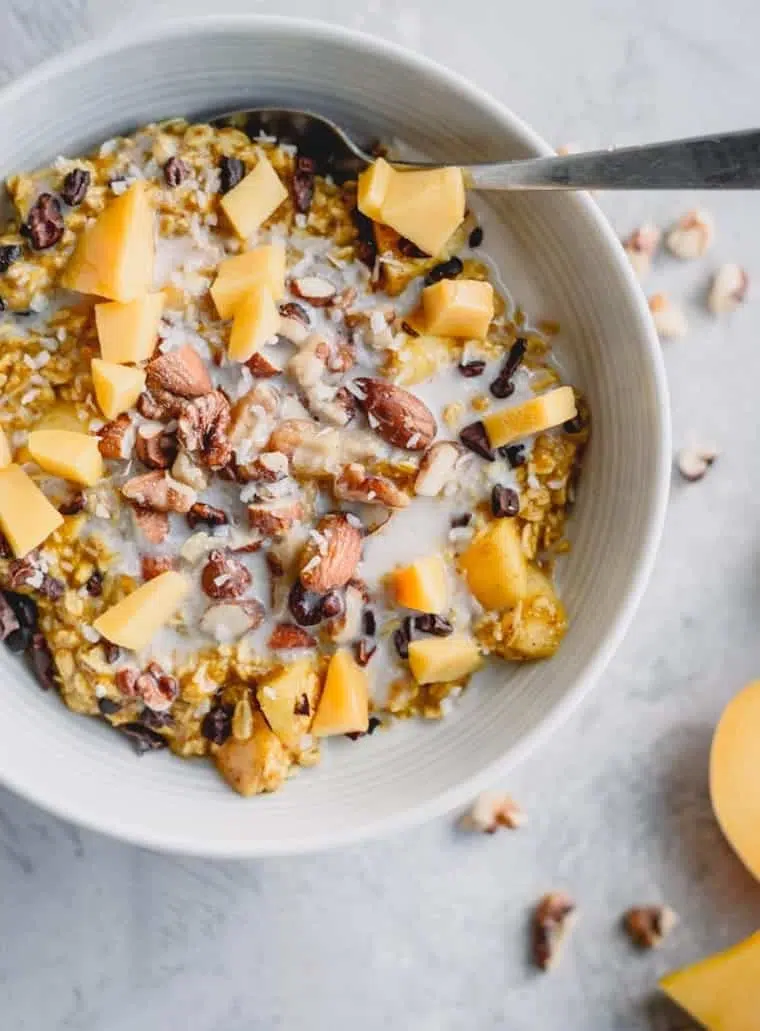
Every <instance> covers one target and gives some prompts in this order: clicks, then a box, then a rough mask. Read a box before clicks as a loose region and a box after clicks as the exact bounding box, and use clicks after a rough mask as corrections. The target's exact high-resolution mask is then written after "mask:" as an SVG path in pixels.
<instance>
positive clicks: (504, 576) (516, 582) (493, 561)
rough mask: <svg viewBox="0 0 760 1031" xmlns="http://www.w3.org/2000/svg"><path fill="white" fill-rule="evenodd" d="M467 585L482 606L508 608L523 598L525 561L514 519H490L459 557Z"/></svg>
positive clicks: (526, 577) (526, 580)
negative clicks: (490, 521)
mask: <svg viewBox="0 0 760 1031" xmlns="http://www.w3.org/2000/svg"><path fill="white" fill-rule="evenodd" d="M459 568H460V570H461V571H462V574H463V575H464V578H465V580H466V581H467V586H468V587H469V588H470V590H471V591H472V593H473V594H474V595H475V597H476V598H477V600H478V601H479V602H480V604H481V605H482V606H483V608H484V609H489V610H498V609H506V608H511V607H512V606H513V605H516V604H517V602H518V601H520V599H521V598H524V597H525V592H526V590H527V582H528V571H527V563H526V561H525V555H524V554H523V550H522V546H521V544H520V535H519V533H518V531H517V524H516V523H515V521H514V519H494V521H493V522H492V523H489V524H488V526H486V528H485V529H484V530H481V531H480V533H479V534H478V535H477V536H476V537H475V539H474V540H473V541H472V543H471V544H470V545H469V547H468V548H467V549H466V550H465V551H463V552H462V554H461V555H460V556H459Z"/></svg>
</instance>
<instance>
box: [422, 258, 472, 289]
mask: <svg viewBox="0 0 760 1031" xmlns="http://www.w3.org/2000/svg"><path fill="white" fill-rule="evenodd" d="M463 271H464V265H463V264H462V259H461V258H457V257H454V258H449V260H448V261H442V262H441V263H440V264H439V265H434V266H433V267H432V268H431V269H430V271H429V272H428V273H427V275H426V276H425V285H426V286H431V285H432V284H433V283H440V281H441V280H442V279H456V277H457V276H461V274H462V272H463Z"/></svg>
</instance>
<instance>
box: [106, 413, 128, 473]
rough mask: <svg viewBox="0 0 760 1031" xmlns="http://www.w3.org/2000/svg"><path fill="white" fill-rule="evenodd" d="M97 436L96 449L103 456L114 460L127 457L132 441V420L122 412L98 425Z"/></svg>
mask: <svg viewBox="0 0 760 1031" xmlns="http://www.w3.org/2000/svg"><path fill="white" fill-rule="evenodd" d="M98 437H99V438H100V440H99V442H98V450H99V451H100V453H101V455H102V456H103V458H109V459H111V460H114V461H115V460H118V459H125V458H129V455H130V452H131V450H132V443H133V441H134V435H133V433H132V420H131V419H130V418H129V416H128V415H127V413H126V412H122V414H121V415H119V416H117V418H115V419H112V420H111V422H107V423H106V424H105V426H101V427H100V429H99V430H98Z"/></svg>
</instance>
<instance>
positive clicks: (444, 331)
mask: <svg viewBox="0 0 760 1031" xmlns="http://www.w3.org/2000/svg"><path fill="white" fill-rule="evenodd" d="M422 310H423V313H424V318H425V326H426V328H427V332H428V333H432V334H433V335H434V336H447V337H463V338H465V339H467V340H485V338H486V336H487V335H488V327H489V326H490V324H491V319H492V318H493V287H492V286H491V284H490V283H487V282H485V281H483V280H480V279H442V280H441V281H440V283H433V285H432V286H426V287H425V289H424V290H423V291H422Z"/></svg>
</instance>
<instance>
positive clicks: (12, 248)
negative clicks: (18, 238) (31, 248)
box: [0, 243, 23, 274]
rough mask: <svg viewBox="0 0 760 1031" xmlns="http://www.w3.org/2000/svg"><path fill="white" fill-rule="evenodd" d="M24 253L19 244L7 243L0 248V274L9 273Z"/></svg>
mask: <svg viewBox="0 0 760 1031" xmlns="http://www.w3.org/2000/svg"><path fill="white" fill-rule="evenodd" d="M22 254H23V251H22V249H21V247H20V246H19V245H18V244H17V243H6V244H4V245H3V246H2V247H0V274H2V273H3V272H7V271H8V269H9V268H10V267H11V265H12V264H13V263H14V261H18V260H19V258H20V257H21V255H22Z"/></svg>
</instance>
